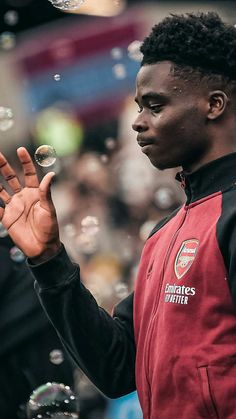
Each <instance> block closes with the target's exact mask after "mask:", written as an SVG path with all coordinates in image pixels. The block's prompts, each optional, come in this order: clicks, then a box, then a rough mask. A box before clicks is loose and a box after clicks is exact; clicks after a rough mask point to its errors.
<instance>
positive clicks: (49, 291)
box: [28, 247, 136, 398]
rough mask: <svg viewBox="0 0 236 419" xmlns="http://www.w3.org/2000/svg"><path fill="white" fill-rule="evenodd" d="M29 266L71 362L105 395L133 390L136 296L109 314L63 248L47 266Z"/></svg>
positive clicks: (128, 298) (42, 301) (125, 300)
mask: <svg viewBox="0 0 236 419" xmlns="http://www.w3.org/2000/svg"><path fill="white" fill-rule="evenodd" d="M28 264H29V267H30V268H31V271H32V272H33V275H34V277H35V279H36V283H35V287H36V291H37V293H38V295H39V299H40V301H41V304H42V306H43V308H44V310H45V311H46V313H47V315H48V317H49V319H50V321H51V322H52V324H53V326H54V327H55V329H56V330H57V333H58V334H59V337H60V339H61V341H62V343H63V344H64V346H65V347H66V349H67V350H68V352H69V353H70V355H71V357H72V358H73V360H74V361H75V362H76V363H77V364H78V365H79V367H80V368H81V369H82V370H83V371H84V373H85V374H86V375H87V376H88V377H89V379H90V380H91V381H92V382H93V383H94V384H95V385H96V386H97V387H98V389H99V390H101V391H102V392H103V393H104V394H105V395H106V396H108V397H110V398H116V397H120V396H123V395H124V394H127V393H129V392H132V391H134V390H135V389H136V386H135V344H134V332H133V294H131V295H129V296H128V297H127V298H126V299H124V300H123V301H122V302H121V303H119V304H118V305H117V306H116V307H115V309H114V312H113V316H110V315H109V314H108V313H107V312H106V311H105V310H104V309H102V308H101V307H99V306H98V305H97V303H96V300H95V299H94V298H93V296H92V294H91V293H90V292H89V291H88V290H87V289H86V288H85V287H84V285H83V284H82V282H81V281H80V271H79V266H78V265H76V264H73V263H72V262H71V261H70V259H69V257H68V255H67V253H66V251H65V249H64V247H62V249H61V251H60V252H59V254H58V255H56V256H55V257H54V258H52V259H51V260H49V261H47V262H45V263H43V264H40V265H36V266H35V265H31V264H30V262H29V261H28Z"/></svg>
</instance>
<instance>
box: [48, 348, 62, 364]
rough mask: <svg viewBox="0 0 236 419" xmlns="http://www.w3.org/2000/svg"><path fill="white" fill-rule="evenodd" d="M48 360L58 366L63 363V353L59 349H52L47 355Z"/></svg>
mask: <svg viewBox="0 0 236 419" xmlns="http://www.w3.org/2000/svg"><path fill="white" fill-rule="evenodd" d="M49 359H50V361H51V363H52V364H55V365H60V364H62V362H63V361H64V355H63V352H62V351H61V350H60V349H53V350H52V351H51V352H50V354H49Z"/></svg>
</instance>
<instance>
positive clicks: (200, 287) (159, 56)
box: [0, 13, 236, 419]
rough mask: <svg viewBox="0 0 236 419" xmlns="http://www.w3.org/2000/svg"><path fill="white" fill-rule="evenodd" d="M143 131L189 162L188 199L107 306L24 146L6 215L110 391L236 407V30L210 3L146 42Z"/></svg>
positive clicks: (166, 156) (227, 414) (149, 140)
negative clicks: (86, 282) (110, 310)
mask: <svg viewBox="0 0 236 419" xmlns="http://www.w3.org/2000/svg"><path fill="white" fill-rule="evenodd" d="M141 50H142V53H143V61H142V64H141V68H140V71H139V73H138V75H137V89H136V90H137V92H136V101H137V103H138V106H139V115H138V117H137V119H136V121H135V123H134V125H133V128H134V129H135V130H136V131H137V133H138V136H137V141H138V143H139V145H140V146H141V148H142V151H143V152H144V153H145V154H146V155H147V156H148V158H149V159H150V161H151V163H152V164H153V165H154V166H156V167H158V168H159V169H165V168H170V167H177V166H182V168H183V171H182V172H181V173H180V174H179V175H178V176H177V179H178V180H180V181H181V182H182V185H183V186H184V187H185V191H186V195H187V200H186V203H185V205H184V206H182V207H181V208H179V209H178V210H177V211H175V212H174V213H173V214H172V215H171V216H170V217H168V218H167V219H165V220H164V221H163V222H161V223H159V224H158V225H157V226H156V228H155V229H154V231H153V232H152V234H151V236H150V237H149V239H148V240H147V242H146V244H145V246H144V249H143V253H142V257H141V261H140V268H139V273H138V276H137V280H136V287H135V291H134V294H132V295H130V296H129V297H127V298H126V299H125V300H123V301H122V302H121V303H120V304H118V306H117V307H116V308H115V310H114V315H113V318H112V317H110V316H109V315H108V314H107V313H106V312H105V311H104V310H102V309H101V308H99V307H98V306H97V303H96V301H95V300H94V298H93V297H92V296H91V294H90V293H89V292H88V291H87V290H86V289H85V287H84V286H83V285H82V283H81V281H80V274H79V267H78V266H76V265H74V264H72V262H71V261H70V259H69V257H68V256H67V254H66V252H65V249H64V248H63V246H62V245H61V243H60V240H59V232H58V224H57V220H56V213H55V209H54V206H53V202H52V200H51V197H50V183H51V180H52V177H53V173H48V174H47V175H46V176H45V177H44V179H43V180H42V182H41V184H40V185H39V183H38V179H37V176H36V172H35V169H34V165H33V163H32V161H31V159H30V156H29V154H28V153H27V151H26V150H25V149H24V148H19V149H18V156H19V159H20V161H21V163H22V167H23V170H24V173H25V186H24V187H22V186H21V185H20V183H19V181H18V179H17V178H16V176H15V174H14V171H13V169H12V168H11V166H10V165H9V163H8V162H7V161H6V159H5V158H4V156H3V155H1V156H0V166H1V172H2V175H3V176H4V178H5V179H6V180H7V181H8V184H9V186H10V187H11V189H12V191H13V195H12V196H10V195H9V194H8V193H7V191H6V190H4V189H3V188H2V189H1V192H0V197H1V198H2V200H3V201H4V203H5V208H2V209H1V213H0V215H1V218H2V222H3V224H4V226H5V227H6V228H7V229H8V231H9V234H10V235H11V236H12V238H13V240H14V241H15V242H16V243H17V245H18V246H19V247H20V248H21V249H22V250H23V252H24V253H25V254H26V255H27V256H28V258H29V265H30V267H31V269H32V271H33V273H34V275H35V277H36V280H37V283H36V287H37V292H38V293H39V295H40V299H41V301H42V304H43V306H44V308H45V310H46V311H47V313H48V316H49V317H50V318H51V321H52V323H53V324H54V326H55V328H56V329H57V331H58V333H59V334H60V336H61V340H62V342H63V343H64V344H65V346H66V347H67V349H68V351H69V353H70V354H71V356H72V357H73V359H74V360H75V361H76V362H77V363H78V365H79V366H80V367H81V368H82V369H83V371H84V372H85V373H86V374H87V375H88V377H89V378H90V379H91V380H92V381H93V383H94V384H95V385H96V386H97V387H98V388H99V389H100V390H101V391H103V392H104V393H105V394H106V395H108V396H109V397H119V396H122V395H124V394H126V393H128V392H131V391H133V390H135V389H136V388H137V390H138V394H139V398H140V402H141V406H142V410H143V415H144V418H145V419H170V418H173V417H176V418H178V419H180V418H181V419H190V418H191V419H200V418H205V419H209V418H212V419H216V418H222V419H223V418H225V419H226V418H227V419H235V417H236V398H235V376H236V365H235V359H236V308H235V304H236V186H235V185H236V153H235V151H236V29H235V28H234V27H229V26H227V25H225V24H224V23H223V22H222V21H221V20H220V18H219V17H218V16H217V15H215V14H213V13H207V14H199V15H192V14H187V15H184V16H182V15H181V16H171V17H168V18H166V19H165V20H164V21H162V22H161V23H160V24H158V25H156V26H155V27H154V28H153V30H152V32H151V34H150V35H149V36H148V37H147V38H146V39H145V40H144V43H143V45H142V48H141Z"/></svg>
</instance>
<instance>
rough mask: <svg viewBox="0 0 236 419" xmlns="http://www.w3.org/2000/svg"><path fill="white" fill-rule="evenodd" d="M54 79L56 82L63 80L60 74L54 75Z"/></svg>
mask: <svg viewBox="0 0 236 419" xmlns="http://www.w3.org/2000/svg"><path fill="white" fill-rule="evenodd" d="M53 78H54V80H55V81H60V80H61V76H60V74H54V76H53Z"/></svg>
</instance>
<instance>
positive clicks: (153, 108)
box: [150, 104, 162, 113]
mask: <svg viewBox="0 0 236 419" xmlns="http://www.w3.org/2000/svg"><path fill="white" fill-rule="evenodd" d="M161 109H162V105H160V104H158V105H150V110H151V111H152V112H153V113H158V112H160V111H161Z"/></svg>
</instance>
